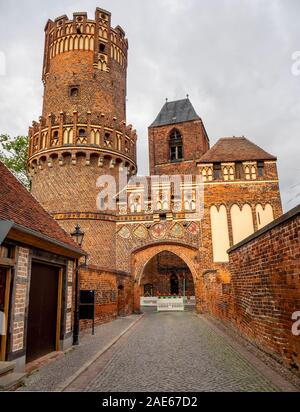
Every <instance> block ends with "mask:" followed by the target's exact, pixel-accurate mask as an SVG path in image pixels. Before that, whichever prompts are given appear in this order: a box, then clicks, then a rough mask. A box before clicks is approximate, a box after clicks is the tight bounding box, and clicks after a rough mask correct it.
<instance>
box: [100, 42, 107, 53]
mask: <svg viewBox="0 0 300 412" xmlns="http://www.w3.org/2000/svg"><path fill="white" fill-rule="evenodd" d="M105 49H106V47H105V44H104V43H100V44H99V52H100V53H105Z"/></svg>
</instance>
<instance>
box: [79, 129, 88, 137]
mask: <svg viewBox="0 0 300 412" xmlns="http://www.w3.org/2000/svg"><path fill="white" fill-rule="evenodd" d="M78 135H79V137H85V136H86V131H85V129H79V132H78Z"/></svg>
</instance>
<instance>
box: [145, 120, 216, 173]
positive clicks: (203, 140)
mask: <svg viewBox="0 0 300 412" xmlns="http://www.w3.org/2000/svg"><path fill="white" fill-rule="evenodd" d="M174 128H176V129H178V130H179V131H180V133H181V135H182V140H183V157H184V162H177V163H170V149H169V136H170V133H171V131H172V130H173V129H174ZM208 149H209V142H208V140H207V137H206V132H205V129H204V126H203V124H202V122H201V120H196V121H191V122H185V123H180V124H176V125H167V126H160V127H155V128H150V129H149V160H150V174H151V175H157V174H158V175H163V174H168V175H172V174H196V173H197V167H196V159H198V158H199V157H200V156H201V155H203V154H204V153H205V152H206V151H207V150H208Z"/></svg>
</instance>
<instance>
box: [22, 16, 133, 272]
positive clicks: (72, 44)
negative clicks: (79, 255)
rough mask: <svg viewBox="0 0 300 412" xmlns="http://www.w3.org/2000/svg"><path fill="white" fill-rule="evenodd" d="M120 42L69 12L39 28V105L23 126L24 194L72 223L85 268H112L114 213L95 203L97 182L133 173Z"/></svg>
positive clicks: (107, 26)
mask: <svg viewBox="0 0 300 412" xmlns="http://www.w3.org/2000/svg"><path fill="white" fill-rule="evenodd" d="M127 50H128V41H127V39H126V38H125V33H124V31H123V30H122V28H121V27H120V26H117V27H116V28H112V26H111V14H110V13H109V12H107V11H105V10H102V9H99V8H97V9H96V12H95V18H94V19H93V20H90V19H88V17H87V14H86V13H74V15H73V19H72V20H69V19H68V17H67V16H61V17H58V18H57V19H56V20H55V21H52V20H49V21H48V22H47V24H46V27H45V51H44V63H43V75H42V78H43V83H44V100H43V112H42V116H41V117H40V119H39V122H33V125H32V127H30V129H29V139H30V140H29V161H28V170H29V174H30V176H31V181H32V193H33V195H34V196H35V197H36V198H37V199H38V200H39V202H40V203H41V204H42V205H43V206H44V208H45V209H46V210H48V211H49V212H50V213H51V214H52V215H53V216H54V217H55V218H56V219H57V220H58V221H59V223H60V224H61V226H62V227H63V228H64V229H65V230H66V231H67V232H71V231H73V230H74V226H75V225H76V224H77V223H79V224H80V226H81V228H82V230H83V231H84V232H85V235H86V236H85V241H84V248H85V249H86V250H87V251H88V253H89V254H90V263H91V265H94V266H96V267H101V268H109V269H110V270H113V269H115V232H116V230H115V224H116V223H115V222H116V216H115V213H114V212H101V211H99V210H98V208H97V205H96V198H97V194H98V193H99V189H98V188H97V187H96V181H97V178H98V177H99V176H101V175H103V174H109V175H113V176H115V177H117V176H118V172H119V169H120V168H124V167H126V168H127V169H128V174H129V176H130V175H132V174H135V173H136V140H137V136H136V132H135V130H133V129H132V126H131V125H130V126H126V76H127Z"/></svg>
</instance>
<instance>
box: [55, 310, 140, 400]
mask: <svg viewBox="0 0 300 412" xmlns="http://www.w3.org/2000/svg"><path fill="white" fill-rule="evenodd" d="M143 316H144V314H141V315H139V317H138V318H137V319H135V320H134V321H133V322H132V323H131V324H130V325H129V326H127V328H126V329H124V330H123V331H122V332H121V333H120V334H119V335H117V336H116V337H115V338H114V339H113V340H112V341H110V342H109V343H108V344H107V345H106V346H105V347H104V348H102V349H101V350H100V351H99V352H97V353H96V354H95V355H94V356H93V357H92V358H90V359H89V360H88V361H87V362H86V363H85V364H84V365H83V366H82V367H81V368H79V369H78V370H77V371H76V372H75V373H74V374H73V375H72V376H70V377H69V378H68V379H67V380H65V381H64V382H63V383H62V384H60V385H58V386H57V388H56V389H55V390H54V392H63V391H64V390H65V389H66V388H67V387H68V386H70V385H71V383H73V382H74V381H75V380H76V379H77V378H78V377H79V376H80V375H81V374H82V373H83V372H85V371H86V370H87V369H88V368H89V367H90V366H91V365H92V364H93V363H94V362H95V361H96V360H97V359H98V358H100V356H102V355H103V354H104V353H105V352H106V351H107V350H108V349H110V348H111V347H112V346H113V345H114V344H115V343H116V342H117V341H118V340H119V339H120V338H121V337H122V336H123V335H125V334H126V333H127V332H128V331H129V330H130V329H131V328H132V327H133V326H135V325H136V324H137V323H138V322H139V321H140V320H141V319H142V317H143Z"/></svg>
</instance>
